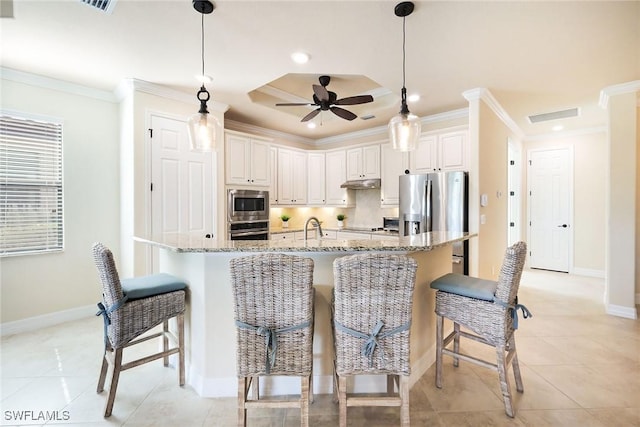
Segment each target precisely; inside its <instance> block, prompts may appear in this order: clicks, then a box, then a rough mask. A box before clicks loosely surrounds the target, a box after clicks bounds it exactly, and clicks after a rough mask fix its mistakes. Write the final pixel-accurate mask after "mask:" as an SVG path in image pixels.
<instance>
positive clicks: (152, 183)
mask: <svg viewBox="0 0 640 427" xmlns="http://www.w3.org/2000/svg"><path fill="white" fill-rule="evenodd" d="M150 187H151V189H150V190H149V191H153V182H152V183H151V185H150Z"/></svg>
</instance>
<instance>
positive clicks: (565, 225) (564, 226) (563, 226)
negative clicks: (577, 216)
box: [558, 224, 568, 228]
mask: <svg viewBox="0 0 640 427" xmlns="http://www.w3.org/2000/svg"><path fill="white" fill-rule="evenodd" d="M558 227H562V228H567V227H568V225H567V224H562V225H559V226H558Z"/></svg>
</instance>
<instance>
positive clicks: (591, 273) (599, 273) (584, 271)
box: [571, 268, 604, 279]
mask: <svg viewBox="0 0 640 427" xmlns="http://www.w3.org/2000/svg"><path fill="white" fill-rule="evenodd" d="M571 274H575V275H577V276H587V277H597V278H599V279H604V270H594V269H592V268H574V269H573V271H572V272H571Z"/></svg>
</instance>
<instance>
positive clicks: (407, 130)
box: [389, 112, 422, 151]
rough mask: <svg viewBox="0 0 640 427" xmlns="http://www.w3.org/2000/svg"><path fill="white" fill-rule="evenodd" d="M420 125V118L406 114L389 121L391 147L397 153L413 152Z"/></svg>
mask: <svg viewBox="0 0 640 427" xmlns="http://www.w3.org/2000/svg"><path fill="white" fill-rule="evenodd" d="M421 130H422V124H421V123H420V117H418V116H416V115H415V114H411V113H409V112H407V114H402V113H400V114H398V115H397V116H394V117H393V118H392V119H391V120H390V121H389V139H391V146H392V147H393V149H394V150H398V151H413V150H415V149H416V147H417V145H418V138H420V132H421Z"/></svg>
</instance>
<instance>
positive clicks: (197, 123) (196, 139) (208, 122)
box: [187, 0, 221, 152]
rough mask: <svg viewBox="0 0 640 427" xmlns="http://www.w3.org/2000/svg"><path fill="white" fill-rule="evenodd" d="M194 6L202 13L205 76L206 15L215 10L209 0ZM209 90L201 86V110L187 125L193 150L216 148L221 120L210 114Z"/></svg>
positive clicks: (200, 0) (199, 95) (197, 0)
mask: <svg viewBox="0 0 640 427" xmlns="http://www.w3.org/2000/svg"><path fill="white" fill-rule="evenodd" d="M193 8H194V9H195V10H197V11H198V12H200V14H201V15H202V24H201V25H202V45H201V46H202V75H203V76H204V75H205V74H204V15H205V14H209V13H211V12H213V9H214V6H213V3H211V2H210V1H209V0H193ZM210 97H211V96H210V95H209V91H208V90H207V89H206V88H205V87H204V84H203V85H202V87H201V88H200V90H199V91H198V94H197V98H198V101H200V110H198V112H197V113H196V114H194V115H193V116H191V117H189V120H188V121H187V127H188V129H189V141H190V143H191V150H192V151H200V152H207V151H213V150H215V148H216V137H217V135H218V133H219V131H220V129H221V126H220V121H219V120H218V118H217V117H215V116H214V115H212V114H209V110H208V109H207V101H209V98H210Z"/></svg>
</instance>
